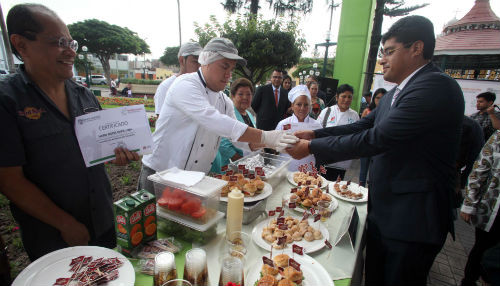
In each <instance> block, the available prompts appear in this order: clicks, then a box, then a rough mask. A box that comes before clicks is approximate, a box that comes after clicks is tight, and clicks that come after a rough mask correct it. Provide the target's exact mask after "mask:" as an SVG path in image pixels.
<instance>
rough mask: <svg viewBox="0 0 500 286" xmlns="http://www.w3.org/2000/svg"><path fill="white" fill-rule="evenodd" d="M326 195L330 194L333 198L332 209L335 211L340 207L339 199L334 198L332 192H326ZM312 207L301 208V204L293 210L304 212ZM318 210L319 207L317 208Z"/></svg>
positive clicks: (288, 196)
mask: <svg viewBox="0 0 500 286" xmlns="http://www.w3.org/2000/svg"><path fill="white" fill-rule="evenodd" d="M324 194H325V195H327V196H330V198H331V199H332V206H331V207H330V210H331V211H332V212H333V211H335V210H336V209H337V208H338V207H339V201H337V199H336V198H334V197H333V196H332V195H331V194H327V193H325V192H324ZM291 195H292V194H291V193H290V194H288V195H287V198H290V196H291ZM309 209H310V208H308V209H304V208H301V207H300V206H297V207H296V208H294V209H293V210H294V211H296V212H298V213H304V212H305V211H308V210H309ZM315 209H316V210H317V208H315Z"/></svg>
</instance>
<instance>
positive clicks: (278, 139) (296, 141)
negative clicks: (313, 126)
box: [261, 130, 314, 159]
mask: <svg viewBox="0 0 500 286" xmlns="http://www.w3.org/2000/svg"><path fill="white" fill-rule="evenodd" d="M313 138H314V131H310V130H304V131H297V132H295V133H294V134H293V135H292V134H289V133H287V132H286V131H282V130H273V131H262V137H261V143H262V144H264V145H266V146H267V147H269V148H273V149H276V150H277V151H278V152H283V151H285V152H287V153H288V154H290V156H292V157H293V158H294V159H302V158H304V157H306V156H308V155H309V153H310V152H309V143H310V140H311V139H313Z"/></svg>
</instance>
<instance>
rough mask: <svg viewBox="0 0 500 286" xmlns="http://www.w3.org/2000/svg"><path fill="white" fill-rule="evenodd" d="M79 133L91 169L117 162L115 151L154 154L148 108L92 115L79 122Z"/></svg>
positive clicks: (84, 154)
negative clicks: (98, 165)
mask: <svg viewBox="0 0 500 286" xmlns="http://www.w3.org/2000/svg"><path fill="white" fill-rule="evenodd" d="M75 132H76V137H77V138H78V143H79V145H80V149H81V151H82V155H83V158H84V160H85V165H86V166H87V167H90V166H93V165H97V164H101V163H104V162H107V161H111V160H115V159H118V160H120V158H116V156H115V149H116V148H123V149H128V150H130V151H131V152H137V153H138V154H139V155H144V154H150V153H151V151H152V146H153V139H152V137H151V129H150V127H149V122H148V118H147V115H146V110H145V109H144V105H133V106H124V107H118V108H113V109H107V110H101V111H97V112H92V113H89V114H85V115H82V116H78V117H77V118H76V119H75Z"/></svg>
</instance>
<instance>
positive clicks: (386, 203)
mask: <svg viewBox="0 0 500 286" xmlns="http://www.w3.org/2000/svg"><path fill="white" fill-rule="evenodd" d="M382 44H383V48H381V50H380V57H381V60H380V64H381V65H382V66H383V70H384V79H385V80H387V81H389V82H394V83H397V84H398V86H397V87H395V88H393V89H392V90H391V91H390V92H388V93H387V94H386V95H385V96H384V97H383V98H382V100H381V101H380V104H379V106H378V107H377V108H376V109H375V110H374V111H372V112H371V113H370V114H369V115H368V116H366V117H364V118H362V119H361V120H360V121H357V122H356V123H353V124H350V125H343V126H338V127H331V128H325V129H319V130H315V131H301V132H296V136H297V137H299V138H302V139H306V140H300V141H299V142H298V143H297V144H296V145H295V146H294V147H293V148H291V149H287V151H288V152H289V153H290V154H291V155H292V156H293V157H294V158H296V159H298V158H301V157H303V156H305V155H307V154H309V153H311V154H314V155H315V157H316V161H317V162H318V161H319V163H325V162H329V163H330V162H337V161H343V160H346V159H352V158H357V157H370V156H371V157H372V159H373V163H372V164H373V165H372V166H370V185H369V190H370V191H369V198H368V216H367V246H366V247H367V248H366V272H365V274H366V285H426V278H427V275H428V273H429V270H430V268H431V266H432V263H433V261H434V258H435V257H436V255H437V254H438V253H439V251H440V250H441V248H442V246H443V244H444V242H445V240H446V236H447V233H448V232H451V233H452V234H453V215H452V207H453V204H452V203H453V201H452V198H453V190H454V184H455V178H456V176H455V160H456V157H457V153H458V147H459V142H460V134H461V128H462V120H463V114H464V99H463V94H462V91H461V90H460V87H459V86H458V84H457V83H456V81H455V80H453V79H451V78H450V77H449V76H447V75H446V74H444V73H442V72H441V71H440V70H439V69H438V68H437V67H435V66H434V65H433V64H432V63H431V58H432V54H433V51H434V46H435V38H434V27H433V25H432V23H431V22H430V21H429V20H428V19H427V18H424V17H421V16H409V17H405V18H403V19H400V20H399V21H397V22H396V23H395V24H394V25H393V26H392V27H391V28H390V29H389V31H388V32H387V33H386V34H385V35H384V36H383V37H382ZM443 106H446V108H444V109H443V108H442V107H443Z"/></svg>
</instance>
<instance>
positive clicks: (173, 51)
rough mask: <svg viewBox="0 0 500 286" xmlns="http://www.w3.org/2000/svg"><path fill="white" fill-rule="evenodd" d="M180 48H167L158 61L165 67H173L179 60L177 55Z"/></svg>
mask: <svg viewBox="0 0 500 286" xmlns="http://www.w3.org/2000/svg"><path fill="white" fill-rule="evenodd" d="M179 48H180V47H167V48H166V49H165V52H163V56H161V57H160V61H161V62H162V63H164V64H165V65H167V66H174V65H178V64H179V58H178V57H177V54H178V53H179Z"/></svg>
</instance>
